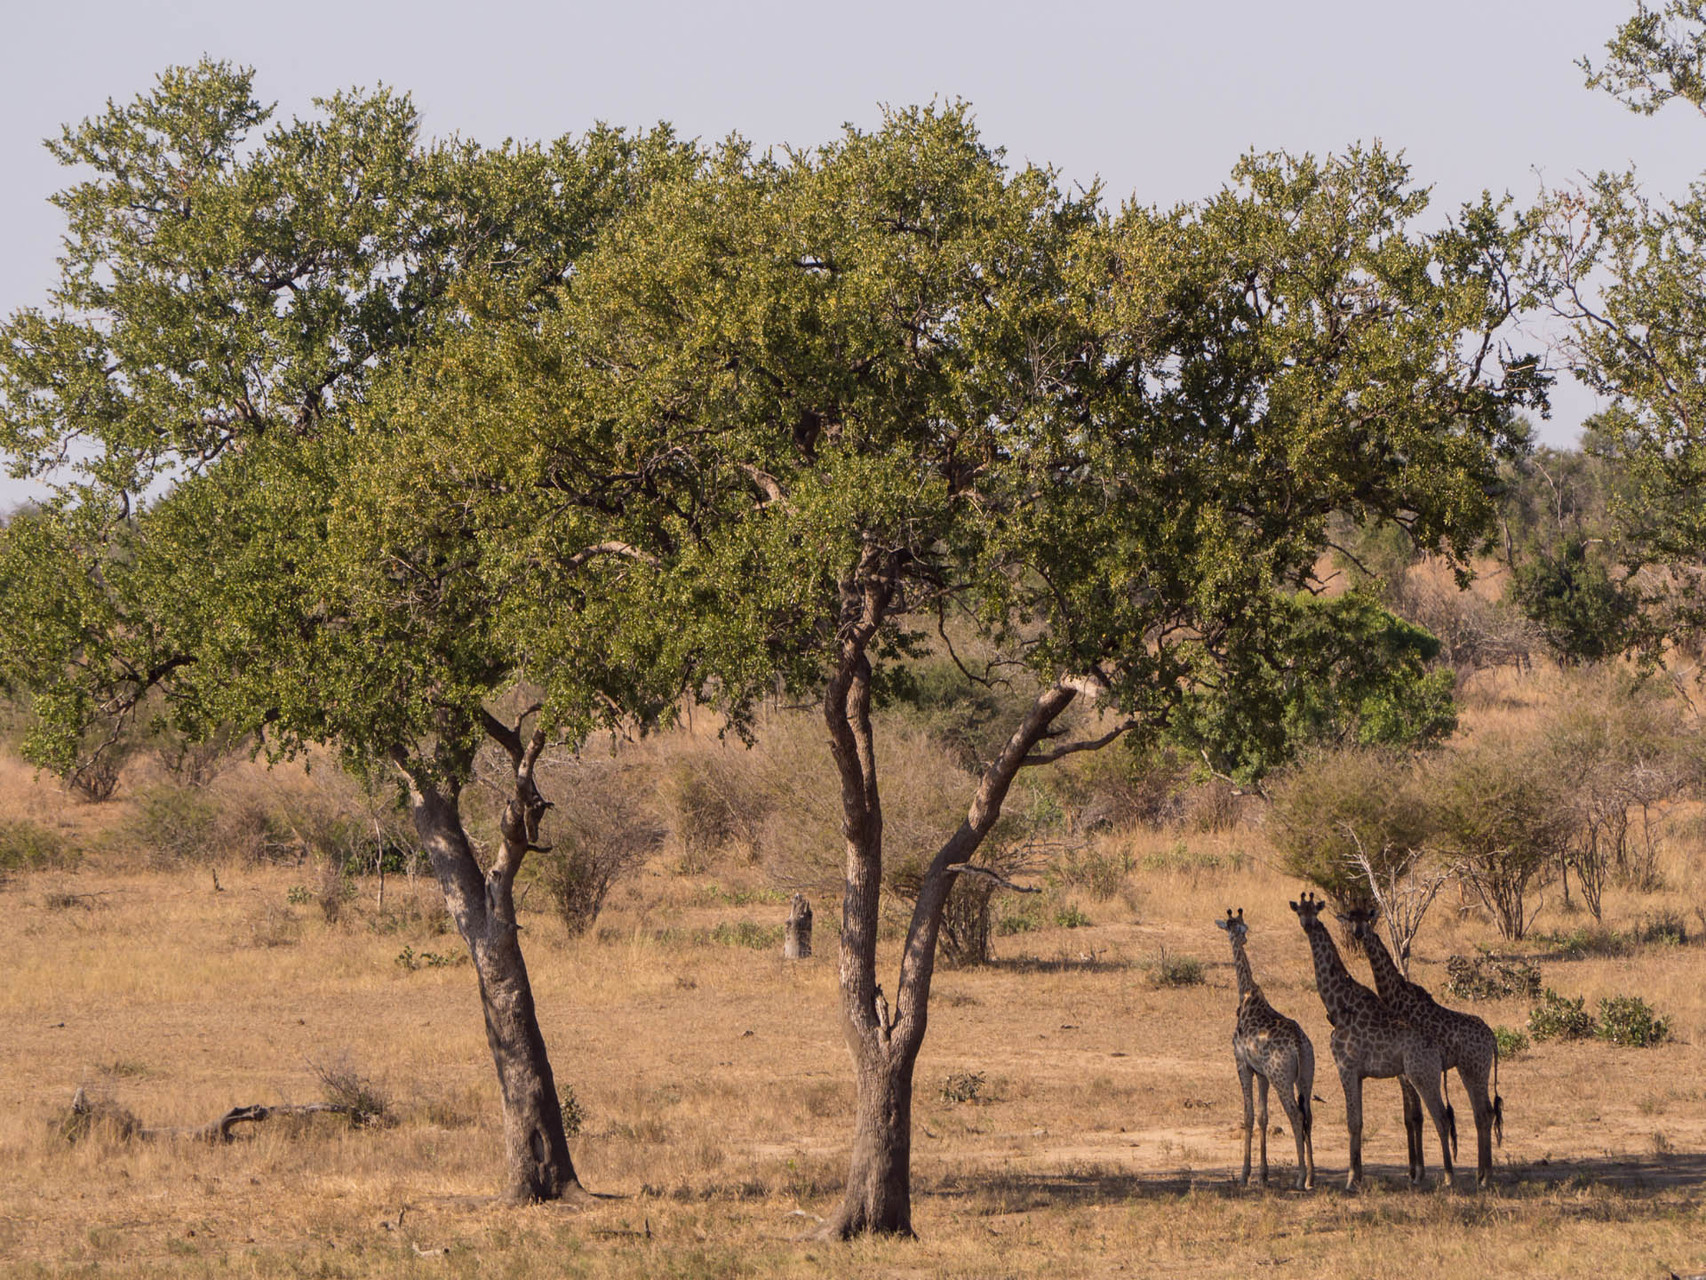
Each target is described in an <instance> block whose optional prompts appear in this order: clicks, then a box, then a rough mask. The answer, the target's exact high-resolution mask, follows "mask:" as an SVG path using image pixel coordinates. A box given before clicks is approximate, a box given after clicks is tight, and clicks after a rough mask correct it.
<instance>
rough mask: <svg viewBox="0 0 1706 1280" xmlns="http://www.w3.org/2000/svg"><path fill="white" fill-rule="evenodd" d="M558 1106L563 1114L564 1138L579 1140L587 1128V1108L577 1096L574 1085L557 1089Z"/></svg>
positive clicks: (564, 1085) (565, 1085) (566, 1085)
mask: <svg viewBox="0 0 1706 1280" xmlns="http://www.w3.org/2000/svg"><path fill="white" fill-rule="evenodd" d="M557 1105H558V1106H559V1107H560V1108H561V1109H562V1112H563V1136H564V1137H568V1138H578V1137H579V1136H580V1134H581V1130H583V1129H585V1128H586V1108H585V1107H583V1106H582V1105H581V1100H580V1099H579V1098H577V1097H576V1096H575V1087H574V1086H573V1085H572V1084H563V1085H560V1086H558V1089H557Z"/></svg>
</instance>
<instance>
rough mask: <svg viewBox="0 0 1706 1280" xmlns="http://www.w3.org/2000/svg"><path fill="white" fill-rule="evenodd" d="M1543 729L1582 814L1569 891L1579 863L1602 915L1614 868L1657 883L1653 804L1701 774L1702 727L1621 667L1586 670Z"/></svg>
mask: <svg viewBox="0 0 1706 1280" xmlns="http://www.w3.org/2000/svg"><path fill="white" fill-rule="evenodd" d="M1541 733H1542V736H1543V738H1544V740H1545V742H1546V743H1547V750H1548V752H1549V755H1550V760H1551V767H1552V769H1553V770H1554V772H1555V773H1556V774H1557V776H1558V777H1559V779H1560V780H1561V781H1562V784H1563V787H1564V791H1565V794H1566V796H1567V797H1568V799H1569V803H1570V807H1571V810H1572V813H1573V816H1574V818H1575V823H1574V827H1573V829H1572V831H1571V833H1570V838H1569V841H1568V844H1567V846H1566V849H1565V851H1564V852H1565V858H1564V861H1565V866H1566V872H1565V891H1566V894H1567V893H1568V889H1569V879H1568V872H1569V871H1574V872H1575V873H1576V883H1577V887H1578V888H1579V889H1580V890H1581V895H1582V900H1583V901H1584V902H1585V903H1586V904H1587V907H1588V910H1589V911H1591V912H1592V913H1593V917H1594V919H1596V920H1597V919H1599V918H1600V903H1601V897H1602V894H1603V892H1604V888H1605V884H1606V881H1607V879H1608V877H1609V876H1610V874H1611V873H1612V872H1616V873H1617V874H1619V875H1620V876H1622V877H1623V879H1624V880H1626V881H1627V882H1628V883H1629V884H1631V885H1632V886H1634V887H1635V888H1637V889H1643V890H1647V889H1652V888H1654V887H1656V885H1657V882H1658V871H1657V864H1658V854H1659V824H1658V822H1657V821H1656V819H1655V816H1654V811H1655V807H1656V806H1658V805H1660V804H1662V803H1663V802H1665V801H1667V800H1670V799H1672V798H1673V797H1675V796H1676V795H1678V794H1680V793H1681V792H1682V791H1683V790H1684V789H1685V788H1686V787H1687V786H1689V785H1690V784H1691V783H1692V782H1693V781H1694V780H1695V779H1696V778H1697V777H1698V775H1699V759H1698V747H1697V745H1696V735H1695V733H1694V732H1693V730H1692V729H1691V728H1690V727H1689V726H1688V725H1687V723H1686V721H1685V719H1684V716H1683V714H1682V710H1681V708H1680V707H1679V706H1678V705H1677V704H1676V702H1675V700H1674V699H1671V698H1669V697H1666V696H1665V694H1664V692H1663V690H1662V689H1661V688H1660V687H1659V686H1657V685H1656V684H1653V683H1646V684H1643V683H1640V682H1636V681H1633V680H1631V679H1630V678H1629V677H1627V676H1625V675H1623V674H1622V673H1621V672H1615V671H1613V672H1604V673H1592V674H1587V675H1581V676H1578V677H1577V678H1576V679H1575V681H1574V682H1573V683H1572V685H1571V687H1570V689H1569V696H1568V697H1566V698H1563V699H1561V700H1560V701H1559V704H1558V706H1557V708H1556V709H1555V710H1554V711H1553V712H1552V713H1551V715H1549V716H1548V717H1547V719H1546V721H1545V723H1544V725H1543V727H1542V729H1541Z"/></svg>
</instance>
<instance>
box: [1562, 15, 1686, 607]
mask: <svg viewBox="0 0 1706 1280" xmlns="http://www.w3.org/2000/svg"><path fill="white" fill-rule="evenodd" d="M1581 66H1582V67H1583V69H1584V70H1585V71H1586V72H1587V78H1588V84H1589V85H1590V86H1592V87H1596V88H1600V89H1603V90H1605V91H1607V92H1609V93H1611V94H1613V95H1615V96H1616V97H1618V98H1619V99H1621V100H1622V101H1623V102H1624V103H1625V105H1627V106H1628V107H1629V108H1630V110H1632V111H1635V112H1637V113H1640V114H1643V115H1650V114H1652V113H1654V112H1656V111H1659V110H1661V109H1662V108H1664V107H1665V106H1666V105H1667V104H1669V103H1671V102H1683V103H1687V104H1689V105H1691V106H1693V107H1694V108H1695V110H1697V111H1700V112H1701V113H1702V114H1706V76H1703V74H1702V72H1703V69H1706V5H1702V4H1700V3H1699V2H1698V0H1669V2H1668V3H1665V4H1664V5H1663V6H1662V7H1649V6H1648V5H1646V4H1645V3H1640V4H1638V5H1637V6H1636V13H1635V15H1634V16H1633V17H1631V18H1629V19H1628V20H1627V21H1626V22H1624V23H1623V24H1622V25H1621V26H1620V27H1618V28H1617V30H1616V32H1615V33H1614V34H1613V37H1612V39H1611V40H1610V41H1609V42H1608V44H1607V57H1606V58H1605V60H1604V61H1603V62H1602V63H1601V64H1600V65H1599V66H1597V67H1596V66H1594V65H1593V64H1592V63H1590V62H1589V61H1587V60H1585V59H1584V60H1583V61H1582V63H1581ZM1544 209H1545V213H1546V220H1545V224H1544V227H1545V233H1546V234H1545V235H1544V236H1542V237H1541V239H1540V240H1539V242H1538V249H1539V251H1538V252H1537V254H1536V258H1535V270H1536V279H1537V281H1538V286H1539V287H1540V288H1541V289H1544V290H1546V291H1547V292H1548V293H1549V294H1550V297H1551V299H1552V301H1553V305H1554V307H1555V308H1556V309H1557V310H1558V312H1559V313H1560V314H1561V315H1563V316H1564V317H1565V318H1567V319H1568V320H1570V321H1571V322H1572V335H1573V343H1572V348H1571V350H1570V358H1571V367H1572V369H1573V371H1574V373H1575V375H1576V377H1577V378H1579V379H1580V380H1582V381H1583V382H1584V383H1586V384H1587V385H1588V386H1590V387H1592V388H1593V389H1594V390H1595V391H1596V392H1597V393H1599V394H1600V395H1602V396H1604V397H1605V398H1607V399H1608V400H1609V401H1611V402H1612V404H1613V405H1614V406H1615V409H1614V410H1613V411H1612V412H1610V413H1606V414H1604V415H1601V417H1600V419H1599V420H1598V421H1597V423H1596V426H1597V430H1596V431H1595V432H1594V433H1593V435H1592V437H1591V438H1590V439H1589V440H1588V442H1587V443H1588V447H1589V448H1590V449H1592V450H1593V451H1594V452H1596V453H1599V454H1601V455H1603V456H1605V457H1607V458H1609V459H1611V460H1613V461H1614V462H1615V463H1616V464H1617V466H1618V468H1619V469H1620V470H1626V474H1627V480H1626V482H1625V483H1624V484H1622V485H1620V486H1619V489H1618V491H1617V492H1614V493H1613V494H1612V497H1611V508H1612V515H1613V516H1614V518H1615V521H1616V524H1617V526H1618V527H1617V530H1616V532H1617V535H1618V537H1619V539H1620V545H1621V550H1622V552H1623V555H1624V558H1625V559H1626V560H1628V561H1630V562H1631V563H1638V562H1639V561H1641V560H1642V559H1653V560H1658V561H1661V562H1668V564H1669V565H1670V566H1671V567H1672V569H1673V571H1674V572H1673V575H1672V583H1673V585H1674V586H1676V587H1677V588H1679V590H1676V591H1674V592H1673V593H1671V600H1670V604H1671V605H1672V606H1673V607H1674V609H1675V618H1676V620H1677V621H1679V622H1680V623H1681V624H1682V625H1684V626H1686V627H1688V628H1691V629H1697V628H1699V627H1700V626H1701V625H1702V623H1703V622H1706V608H1703V607H1702V605H1701V603H1700V592H1699V565H1700V562H1701V558H1702V556H1703V555H1706V502H1702V500H1701V499H1702V495H1703V494H1706V287H1703V286H1702V283H1701V281H1702V279H1703V278H1706V187H1702V186H1701V185H1699V184H1696V185H1695V186H1693V187H1692V188H1691V190H1690V192H1689V193H1688V195H1687V196H1685V197H1682V198H1678V199H1667V198H1664V197H1655V196H1649V195H1648V194H1647V193H1645V192H1644V191H1642V189H1641V187H1640V185H1639V183H1638V181H1637V177H1636V175H1635V174H1634V173H1633V172H1625V173H1601V174H1599V175H1598V176H1597V177H1596V178H1594V179H1593V180H1592V181H1590V182H1588V183H1586V184H1584V185H1583V186H1582V187H1580V188H1577V189H1573V190H1561V191H1555V192H1552V193H1550V196H1549V198H1548V200H1547V202H1546V204H1545V206H1544Z"/></svg>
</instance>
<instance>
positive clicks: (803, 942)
mask: <svg viewBox="0 0 1706 1280" xmlns="http://www.w3.org/2000/svg"><path fill="white" fill-rule="evenodd" d="M811 953H812V906H811V903H809V902H807V901H806V895H805V894H803V893H796V894H795V895H794V900H793V902H792V904H791V905H790V906H789V908H788V928H787V931H786V932H785V933H784V934H783V935H782V955H783V956H784V957H785V958H786V959H789V960H804V959H805V958H806V957H807V956H809V955H811Z"/></svg>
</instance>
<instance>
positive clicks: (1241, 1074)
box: [1238, 1058, 1256, 1187]
mask: <svg viewBox="0 0 1706 1280" xmlns="http://www.w3.org/2000/svg"><path fill="white" fill-rule="evenodd" d="M1255 1074H1256V1073H1255V1072H1253V1071H1251V1070H1250V1066H1249V1064H1248V1063H1247V1062H1245V1061H1244V1060H1243V1059H1242V1058H1240V1059H1238V1087H1239V1088H1240V1089H1242V1090H1243V1091H1244V1172H1243V1173H1241V1174H1239V1175H1238V1185H1239V1186H1241V1187H1247V1186H1249V1185H1250V1127H1251V1125H1253V1124H1254V1123H1255V1117H1256V1104H1255V1101H1254V1099H1252V1097H1251V1096H1250V1085H1251V1077H1252V1076H1254V1075H1255Z"/></svg>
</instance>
